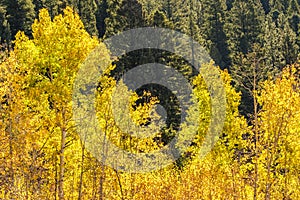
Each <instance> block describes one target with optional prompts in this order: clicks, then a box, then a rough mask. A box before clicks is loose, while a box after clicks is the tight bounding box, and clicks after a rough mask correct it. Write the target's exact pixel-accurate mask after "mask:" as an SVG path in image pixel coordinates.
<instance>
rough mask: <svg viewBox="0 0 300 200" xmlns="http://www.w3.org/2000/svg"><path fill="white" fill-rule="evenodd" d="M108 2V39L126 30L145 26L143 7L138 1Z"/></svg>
mask: <svg viewBox="0 0 300 200" xmlns="http://www.w3.org/2000/svg"><path fill="white" fill-rule="evenodd" d="M107 2H108V9H107V13H108V17H107V18H106V19H105V24H106V33H105V37H106V38H107V37H110V36H112V35H114V34H117V33H119V32H121V31H124V30H128V29H132V28H138V27H143V26H144V25H145V20H144V18H143V10H142V5H141V4H140V3H139V2H138V1H137V0H122V1H119V0H108V1H107Z"/></svg>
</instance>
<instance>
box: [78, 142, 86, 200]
mask: <svg viewBox="0 0 300 200" xmlns="http://www.w3.org/2000/svg"><path fill="white" fill-rule="evenodd" d="M81 145H82V147H81V167H80V168H81V169H80V178H79V186H78V200H80V199H81V198H82V183H83V173H84V158H85V155H84V151H85V146H84V143H81Z"/></svg>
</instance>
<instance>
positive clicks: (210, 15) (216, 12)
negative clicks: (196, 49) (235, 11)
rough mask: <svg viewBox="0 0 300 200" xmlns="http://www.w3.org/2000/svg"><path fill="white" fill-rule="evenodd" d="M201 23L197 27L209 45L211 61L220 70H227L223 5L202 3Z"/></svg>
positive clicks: (227, 58)
mask: <svg viewBox="0 0 300 200" xmlns="http://www.w3.org/2000/svg"><path fill="white" fill-rule="evenodd" d="M202 6H203V16H202V18H203V19H202V21H203V23H202V24H200V25H199V27H200V29H201V33H202V34H203V37H204V38H205V40H206V41H211V42H210V44H209V47H208V49H209V52H210V56H211V57H212V59H213V60H214V61H215V62H216V64H217V65H218V66H220V67H221V68H223V69H224V68H229V65H230V60H229V50H228V47H227V38H226V34H225V31H224V23H225V9H226V8H225V5H224V4H223V3H222V1H220V0H217V1H209V0H205V1H203V4H202Z"/></svg>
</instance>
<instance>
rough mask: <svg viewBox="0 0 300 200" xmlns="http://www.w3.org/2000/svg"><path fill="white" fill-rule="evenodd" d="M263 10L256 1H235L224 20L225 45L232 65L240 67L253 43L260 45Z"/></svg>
mask: <svg viewBox="0 0 300 200" xmlns="http://www.w3.org/2000/svg"><path fill="white" fill-rule="evenodd" d="M263 20H264V10H263V8H262V5H261V3H260V2H258V1H256V0H250V1H246V0H236V1H235V2H234V3H233V7H232V9H231V10H230V11H229V13H228V16H227V20H226V35H227V39H228V40H227V43H228V47H229V50H230V58H231V63H232V65H240V64H241V57H240V55H243V54H244V55H246V54H247V53H250V52H251V50H252V46H253V44H255V43H260V42H261V41H260V34H261V33H262V22H263Z"/></svg>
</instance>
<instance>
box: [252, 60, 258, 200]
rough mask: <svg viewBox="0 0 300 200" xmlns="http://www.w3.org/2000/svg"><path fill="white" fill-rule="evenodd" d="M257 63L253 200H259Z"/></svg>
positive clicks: (254, 79)
mask: <svg viewBox="0 0 300 200" xmlns="http://www.w3.org/2000/svg"><path fill="white" fill-rule="evenodd" d="M257 64H258V63H256V61H255V63H254V65H255V66H254V68H253V75H254V76H253V107H254V134H255V142H254V148H255V150H254V154H255V164H254V195H253V199H254V200H257V187H258V184H257V183H258V103H257V99H256V89H257V80H256V75H257V74H256V68H257Z"/></svg>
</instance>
